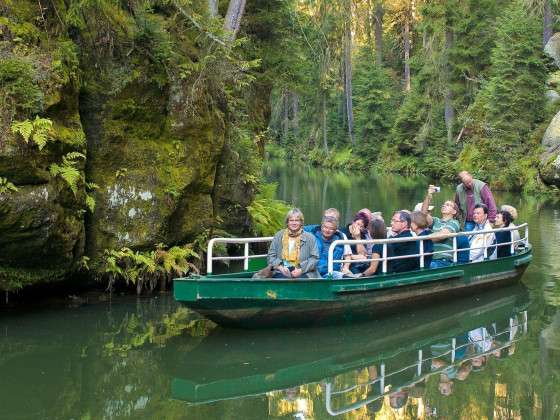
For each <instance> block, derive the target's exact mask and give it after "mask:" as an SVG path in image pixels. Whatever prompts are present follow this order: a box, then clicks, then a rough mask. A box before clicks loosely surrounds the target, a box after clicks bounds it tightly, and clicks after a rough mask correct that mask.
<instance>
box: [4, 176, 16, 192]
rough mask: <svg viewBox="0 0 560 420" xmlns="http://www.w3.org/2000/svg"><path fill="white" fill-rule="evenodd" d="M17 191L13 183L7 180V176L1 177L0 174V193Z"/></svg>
mask: <svg viewBox="0 0 560 420" xmlns="http://www.w3.org/2000/svg"><path fill="white" fill-rule="evenodd" d="M17 191H18V189H17V187H16V186H15V185H14V184H12V183H11V182H10V181H8V179H7V178H3V177H1V176H0V195H2V194H10V193H13V192H17Z"/></svg>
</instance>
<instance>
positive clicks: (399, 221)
mask: <svg viewBox="0 0 560 420" xmlns="http://www.w3.org/2000/svg"><path fill="white" fill-rule="evenodd" d="M403 222H404V220H399V219H391V223H403Z"/></svg>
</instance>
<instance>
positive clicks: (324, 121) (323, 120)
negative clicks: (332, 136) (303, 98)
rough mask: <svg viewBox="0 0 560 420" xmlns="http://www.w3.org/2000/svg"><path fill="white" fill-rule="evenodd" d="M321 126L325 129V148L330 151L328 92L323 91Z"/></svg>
mask: <svg viewBox="0 0 560 420" xmlns="http://www.w3.org/2000/svg"><path fill="white" fill-rule="evenodd" d="M321 128H322V131H323V148H324V149H325V152H327V153H329V144H328V142H327V92H325V91H324V90H323V91H322V92H321Z"/></svg>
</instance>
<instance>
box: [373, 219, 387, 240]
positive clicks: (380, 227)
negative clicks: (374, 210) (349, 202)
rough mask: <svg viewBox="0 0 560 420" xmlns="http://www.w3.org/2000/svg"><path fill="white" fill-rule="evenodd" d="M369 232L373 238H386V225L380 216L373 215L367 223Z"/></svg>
mask: <svg viewBox="0 0 560 420" xmlns="http://www.w3.org/2000/svg"><path fill="white" fill-rule="evenodd" d="M369 234H370V235H371V237H372V238H373V239H385V238H387V227H386V226H385V222H384V221H383V219H382V218H377V217H375V218H374V219H373V221H372V222H371V224H370V225H369Z"/></svg>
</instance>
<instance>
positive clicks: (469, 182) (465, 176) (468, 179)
mask: <svg viewBox="0 0 560 420" xmlns="http://www.w3.org/2000/svg"><path fill="white" fill-rule="evenodd" d="M459 179H460V180H461V182H462V183H463V185H464V186H465V188H468V189H471V188H472V186H473V177H472V175H471V174H470V173H468V172H467V171H461V172H459Z"/></svg>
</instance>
